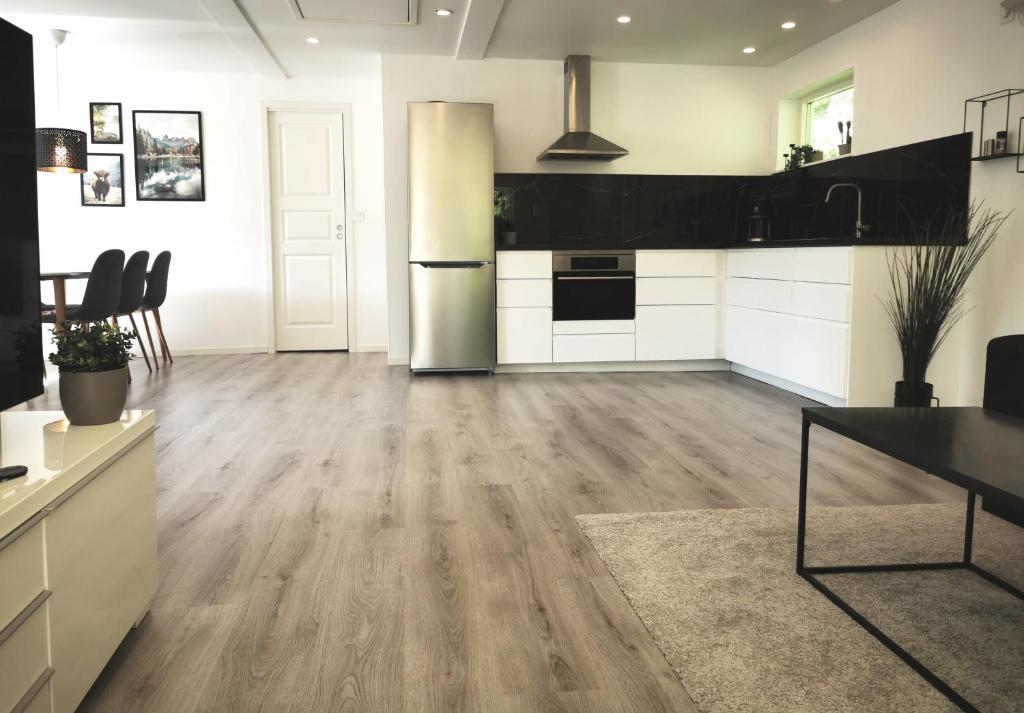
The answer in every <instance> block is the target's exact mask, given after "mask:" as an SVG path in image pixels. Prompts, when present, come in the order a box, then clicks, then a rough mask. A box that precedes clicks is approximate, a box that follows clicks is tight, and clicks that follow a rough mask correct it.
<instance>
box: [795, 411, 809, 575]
mask: <svg viewBox="0 0 1024 713" xmlns="http://www.w3.org/2000/svg"><path fill="white" fill-rule="evenodd" d="M810 439H811V422H810V421H808V420H807V419H806V418H805V419H804V423H803V430H802V432H801V435H800V506H799V514H798V515H797V526H796V571H797V572H798V573H802V572H803V571H804V540H805V539H806V538H807V451H808V447H809V446H810Z"/></svg>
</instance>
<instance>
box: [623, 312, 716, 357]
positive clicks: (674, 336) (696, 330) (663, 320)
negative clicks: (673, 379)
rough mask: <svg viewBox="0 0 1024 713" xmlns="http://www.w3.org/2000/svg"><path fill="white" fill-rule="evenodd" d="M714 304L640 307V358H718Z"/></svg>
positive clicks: (637, 316)
mask: <svg viewBox="0 0 1024 713" xmlns="http://www.w3.org/2000/svg"><path fill="white" fill-rule="evenodd" d="M715 322H716V314H715V307H714V305H658V306H653V305H651V306H642V307H637V308H636V359H637V361H673V360H684V359H714V358H716V357H717V353H716V352H717V345H716V329H715Z"/></svg>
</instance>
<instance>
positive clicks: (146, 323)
mask: <svg viewBox="0 0 1024 713" xmlns="http://www.w3.org/2000/svg"><path fill="white" fill-rule="evenodd" d="M139 314H141V315H142V326H144V327H145V328H146V337H148V338H149V351H151V352H152V353H153V363H154V364H156V370H157V371H160V360H159V359H157V358H156V347H154V346H153V333H152V332H151V331H149V320H147V319H146V310H144V309H143V310H139ZM139 341H140V342H141V341H142V340H141V339H139Z"/></svg>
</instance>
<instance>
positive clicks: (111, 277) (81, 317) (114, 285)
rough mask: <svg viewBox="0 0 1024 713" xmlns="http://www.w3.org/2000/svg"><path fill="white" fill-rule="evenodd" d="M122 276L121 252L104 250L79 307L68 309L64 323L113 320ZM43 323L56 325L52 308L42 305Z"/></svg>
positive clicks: (54, 312) (91, 274)
mask: <svg viewBox="0 0 1024 713" xmlns="http://www.w3.org/2000/svg"><path fill="white" fill-rule="evenodd" d="M123 272H124V251H123V250H105V251H104V252H102V253H100V255H99V257H97V258H96V262H94V263H93V265H92V270H90V271H89V279H88V281H87V282H86V284H85V294H84V295H83V296H82V304H77V305H67V306H65V308H64V319H67V320H70V321H72V322H105V321H106V320H108V319H110V318H111V317H113V316H114V312H115V311H116V310H117V303H118V301H119V300H120V299H121V275H122V273H123ZM41 318H42V321H43V322H46V323H48V324H55V323H56V322H57V311H56V308H55V307H54V306H53V305H43V313H42V315H41Z"/></svg>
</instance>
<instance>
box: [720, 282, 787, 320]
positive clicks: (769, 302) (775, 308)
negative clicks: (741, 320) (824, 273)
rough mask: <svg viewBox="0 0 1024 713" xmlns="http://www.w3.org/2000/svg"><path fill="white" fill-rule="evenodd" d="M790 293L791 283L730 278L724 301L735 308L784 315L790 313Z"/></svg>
mask: <svg viewBox="0 0 1024 713" xmlns="http://www.w3.org/2000/svg"><path fill="white" fill-rule="evenodd" d="M792 292H793V283H792V282H784V281H782V280H755V279H751V278H748V277H730V278H729V281H728V283H727V284H726V301H727V302H728V303H729V304H730V305H733V306H735V307H749V308H750V309H763V310H767V311H769V312H783V313H785V312H789V311H790V307H791V304H792Z"/></svg>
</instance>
